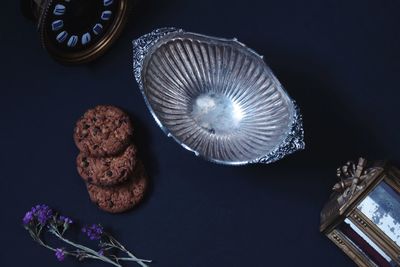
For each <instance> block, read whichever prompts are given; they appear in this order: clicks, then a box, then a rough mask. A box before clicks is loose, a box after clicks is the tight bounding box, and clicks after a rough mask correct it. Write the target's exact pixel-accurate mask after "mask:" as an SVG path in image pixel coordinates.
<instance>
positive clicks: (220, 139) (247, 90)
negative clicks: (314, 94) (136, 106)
mask: <svg viewBox="0 0 400 267" xmlns="http://www.w3.org/2000/svg"><path fill="white" fill-rule="evenodd" d="M133 44H134V62H133V63H134V72H135V78H136V80H137V82H138V83H139V87H140V89H141V90H142V93H143V96H144V98H145V100H146V103H147V105H148V107H149V109H150V111H151V113H152V114H153V116H154V118H155V120H156V121H157V123H158V124H159V125H160V127H161V128H162V129H163V130H164V131H165V132H166V134H168V136H171V137H173V138H174V139H175V140H176V141H177V142H178V143H179V144H181V145H182V146H183V147H185V148H186V149H188V150H191V151H193V152H194V153H195V154H196V155H199V156H201V157H203V158H205V159H208V160H210V161H213V162H218V163H223V164H231V165H240V164H247V163H256V162H263V163H270V162H273V161H276V160H278V159H280V158H282V157H284V156H285V155H287V154H290V153H292V152H294V151H296V150H299V149H303V148H304V142H303V128H302V123H301V116H300V113H299V111H298V109H297V107H296V105H295V103H294V102H293V101H292V100H291V99H290V97H289V96H288V94H287V93H286V92H285V90H284V89H283V87H282V85H281V84H280V83H279V81H278V80H277V79H276V78H275V76H274V75H273V73H272V72H271V70H270V69H269V68H268V66H267V65H266V64H265V63H264V61H263V59H262V57H261V56H259V55H258V54H257V53H255V52H254V51H253V50H251V49H249V48H247V47H246V46H244V45H243V44H241V43H239V42H238V41H236V40H235V39H234V40H227V39H221V38H214V37H208V36H204V35H200V34H195V33H188V32H184V31H183V30H178V29H173V28H164V29H158V30H155V31H153V32H151V33H149V34H147V35H144V36H142V37H141V38H139V39H137V40H135V41H134V42H133Z"/></svg>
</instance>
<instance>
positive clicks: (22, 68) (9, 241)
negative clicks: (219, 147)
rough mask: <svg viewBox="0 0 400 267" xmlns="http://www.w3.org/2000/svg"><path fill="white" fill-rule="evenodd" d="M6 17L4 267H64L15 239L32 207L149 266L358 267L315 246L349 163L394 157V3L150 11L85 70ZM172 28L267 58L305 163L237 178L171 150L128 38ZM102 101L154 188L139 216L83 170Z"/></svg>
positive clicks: (250, 170)
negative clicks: (291, 102) (90, 187)
mask: <svg viewBox="0 0 400 267" xmlns="http://www.w3.org/2000/svg"><path fill="white" fill-rule="evenodd" d="M2 5H3V6H2V12H1V13H2V15H1V32H0V34H1V35H0V37H1V40H0V41H1V43H0V48H1V49H0V51H1V60H2V63H1V73H0V75H1V85H0V88H1V97H0V99H1V103H0V104H1V105H0V116H1V122H2V126H1V135H0V137H1V138H0V147H1V154H0V155H1V158H0V162H1V179H0V184H1V189H0V190H1V192H0V193H1V194H0V196H1V203H2V205H1V207H2V212H1V213H2V215H1V220H0V226H1V239H0V248H1V249H0V255H1V257H0V266H2V267H8V266H43V267H44V266H57V264H58V263H57V261H56V259H55V257H54V255H53V254H52V253H51V252H49V251H47V250H46V249H43V248H41V247H39V246H38V245H36V244H35V243H34V242H33V241H32V240H31V239H30V237H29V236H28V233H27V232H26V231H25V230H24V229H23V228H22V226H21V218H22V216H23V214H24V213H25V211H26V210H28V209H29V208H30V207H31V206H32V205H34V204H36V203H47V204H49V205H50V206H52V207H53V208H55V209H58V210H60V211H61V212H62V213H64V214H67V215H70V216H71V217H73V218H75V219H79V221H80V222H82V223H92V222H101V223H102V224H103V225H104V226H105V227H107V228H110V229H112V230H113V233H114V234H115V235H116V236H117V237H118V238H119V239H120V241H122V242H123V243H124V244H126V246H127V247H128V248H130V249H132V250H133V251H134V252H135V253H136V254H138V255H139V256H141V257H144V258H150V259H153V260H154V264H152V265H151V266H171V267H177V266H191V267H195V266H335V267H337V266H354V264H353V263H352V262H351V261H350V259H348V258H347V256H345V255H344V254H343V253H342V252H341V251H340V250H339V249H338V248H336V247H335V245H334V244H333V243H331V242H330V241H329V240H328V239H327V238H325V237H324V236H323V235H322V234H320V233H319V230H318V227H319V212H320V210H321V208H322V206H323V205H324V203H325V202H326V200H327V198H328V196H329V194H330V188H331V186H332V185H333V183H334V182H335V181H336V177H335V170H336V168H337V167H338V166H339V165H341V164H342V163H344V162H345V161H347V160H348V159H355V158H357V157H358V156H360V155H362V156H364V157H366V158H368V159H385V158H387V159H392V160H395V161H396V160H398V159H399V158H400V149H399V148H400V139H399V132H400V124H399V122H398V119H399V117H398V115H399V109H398V107H399V100H398V99H399V97H400V94H399V73H400V61H399V60H400V57H399V56H400V32H399V25H400V16H399V15H398V14H399V9H400V3H399V2H398V1H395V0H387V1H378V0H376V1H365V0H364V1H331V0H326V1H320V0H314V1H286V0H283V1H265V0H264V1H262V0H259V1H228V0H226V1H222V0H220V1H217V0H203V1H185V0H171V1H162V0H154V1H150V0H149V1H142V2H141V3H140V4H139V5H138V6H137V8H136V10H135V12H134V13H133V15H132V19H131V21H130V23H129V25H128V26H127V28H126V30H125V32H124V34H123V35H122V37H121V39H120V40H119V41H118V42H117V43H116V45H115V46H114V47H113V49H111V50H110V51H109V52H108V53H107V54H106V55H105V56H104V57H103V58H101V59H100V60H98V61H96V62H94V63H92V64H89V65H85V66H78V67H66V66H62V65H60V64H58V63H56V62H54V61H53V60H52V59H50V58H49V56H48V55H47V54H46V52H45V51H43V50H42V49H41V47H40V44H39V40H38V34H37V32H36V31H35V28H34V26H33V25H32V24H31V22H29V21H27V20H25V19H24V18H22V17H21V16H20V14H19V5H18V1H16V0H13V1H4V3H2ZM163 26H176V27H181V28H183V29H186V30H189V31H193V32H199V33H203V34H207V35H213V36H219V37H227V38H232V37H237V38H238V39H239V40H240V41H241V42H243V43H245V44H247V45H248V46H249V47H251V48H254V49H255V50H256V51H258V52H259V53H260V54H263V55H264V56H265V60H266V62H267V63H268V64H269V65H270V67H271V68H272V69H273V71H274V72H275V74H276V75H277V77H278V78H279V79H280V81H281V82H282V84H283V85H284V86H285V87H286V89H287V91H288V92H289V94H290V95H291V96H292V97H293V98H294V99H296V100H297V102H298V104H299V106H300V107H301V110H302V113H303V116H304V127H305V139H306V150H304V151H302V152H299V153H296V154H294V155H291V156H289V157H287V158H285V159H284V160H281V161H279V162H277V163H274V164H271V165H266V166H264V165H252V166H243V167H227V166H221V165H216V164H213V163H209V162H206V161H204V160H202V159H199V158H196V157H195V156H193V155H192V154H191V153H189V152H188V151H186V150H184V149H183V148H181V147H180V146H178V145H177V144H176V143H175V142H174V141H173V140H171V139H169V138H167V137H166V136H165V135H164V134H163V133H162V131H161V130H160V129H159V128H158V126H157V125H156V123H155V122H154V120H153V118H152V117H151V115H150V113H149V112H148V110H147V108H146V106H145V104H144V101H143V99H142V97H141V95H140V93H139V90H138V87H137V84H136V82H135V81H134V78H133V75H132V70H131V65H132V62H131V56H132V51H131V40H132V39H134V38H136V37H138V36H140V35H141V34H144V33H147V32H149V31H151V30H153V29H154V28H157V27H163ZM102 103H107V104H114V105H118V106H121V107H123V108H124V109H126V110H127V111H128V112H129V113H130V114H131V115H132V118H133V120H134V123H135V125H136V129H137V133H136V137H135V138H136V142H137V144H138V146H139V149H140V153H141V156H142V158H143V159H144V162H145V165H146V168H147V170H148V172H149V173H150V175H151V178H152V188H151V190H150V192H149V195H148V197H147V198H146V200H145V202H144V203H143V204H142V205H141V206H140V207H139V208H137V209H135V210H134V211H132V212H129V213H126V214H121V215H110V214H107V213H104V212H102V211H100V210H98V209H97V208H96V207H95V206H94V205H93V204H91V203H90V201H89V198H88V195H87V192H86V190H85V186H84V184H83V182H82V181H81V179H80V178H79V176H78V174H77V172H76V169H75V157H76V155H77V152H78V150H77V149H76V147H75V145H74V143H73V139H72V132H73V127H74V123H75V121H76V120H77V118H78V117H79V116H80V115H81V114H82V113H83V112H84V111H85V110H86V109H88V108H90V107H93V106H95V105H97V104H102ZM86 265H87V266H106V265H103V264H101V263H98V262H87V263H85V266H86ZM60 266H84V265H82V264H81V263H78V262H76V261H74V260H72V259H71V260H67V261H66V262H64V263H62V265H60ZM129 266H134V265H133V264H132V265H129Z"/></svg>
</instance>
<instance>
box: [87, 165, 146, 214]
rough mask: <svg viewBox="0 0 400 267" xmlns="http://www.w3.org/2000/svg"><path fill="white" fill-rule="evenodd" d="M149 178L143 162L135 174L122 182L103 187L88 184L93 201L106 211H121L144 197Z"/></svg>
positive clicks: (129, 207)
mask: <svg viewBox="0 0 400 267" xmlns="http://www.w3.org/2000/svg"><path fill="white" fill-rule="evenodd" d="M147 184H148V178H147V175H146V173H145V171H144V167H143V164H138V165H137V168H136V170H135V173H134V174H133V176H132V177H131V178H130V179H128V180H127V181H126V182H124V183H122V184H118V185H115V186H112V187H101V186H98V185H94V184H87V189H88V192H89V197H90V200H91V201H92V202H94V203H95V204H97V206H98V207H99V208H100V209H101V210H103V211H106V212H110V213H120V212H124V211H127V210H129V209H131V208H133V207H134V206H136V205H137V204H138V203H139V202H140V201H141V200H142V199H143V197H144V194H145V192H146V189H147Z"/></svg>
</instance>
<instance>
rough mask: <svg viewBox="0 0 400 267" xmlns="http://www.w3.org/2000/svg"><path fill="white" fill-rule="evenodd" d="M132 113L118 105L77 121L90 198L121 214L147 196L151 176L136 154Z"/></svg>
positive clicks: (96, 110) (82, 169) (98, 109)
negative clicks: (131, 119)
mask: <svg viewBox="0 0 400 267" xmlns="http://www.w3.org/2000/svg"><path fill="white" fill-rule="evenodd" d="M132 134H133V127H132V123H131V121H130V119H129V116H128V115H127V114H126V113H125V112H123V111H122V110H121V109H119V108H117V107H114V106H106V105H102V106H97V107H95V108H93V109H90V110H88V111H87V112H86V113H85V114H84V115H83V116H82V117H81V118H80V119H79V120H78V122H77V123H76V127H75V131H74V141H75V144H76V146H77V147H78V149H79V150H80V153H79V155H78V157H77V160H76V164H77V169H78V173H79V175H80V176H81V177H82V178H83V180H84V181H85V182H86V186H87V189H88V192H89V196H90V199H91V200H92V201H93V202H94V203H96V204H97V205H98V207H99V208H100V209H102V210H104V211H107V212H111V213H119V212H124V211H127V210H129V209H131V208H133V207H134V206H136V205H137V204H138V203H139V202H140V201H141V200H142V198H143V196H144V193H145V190H146V187H147V176H146V174H145V171H144V167H143V164H142V163H141V162H140V161H139V160H138V159H137V157H136V154H137V153H136V147H135V145H134V144H133V143H132V140H131V137H132Z"/></svg>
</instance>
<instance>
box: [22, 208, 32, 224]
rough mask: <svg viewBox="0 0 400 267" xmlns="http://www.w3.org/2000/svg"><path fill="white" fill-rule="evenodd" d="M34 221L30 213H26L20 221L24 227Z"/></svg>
mask: <svg viewBox="0 0 400 267" xmlns="http://www.w3.org/2000/svg"><path fill="white" fill-rule="evenodd" d="M33 219H34V214H33V212H32V211H28V212H27V213H25V216H24V218H23V219H22V223H23V224H24V225H25V226H26V225H28V224H30V223H31V222H32V221H33Z"/></svg>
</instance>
